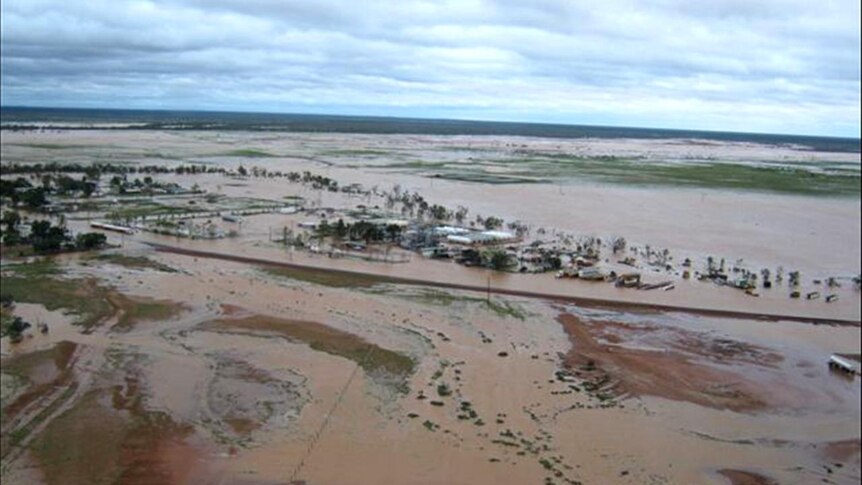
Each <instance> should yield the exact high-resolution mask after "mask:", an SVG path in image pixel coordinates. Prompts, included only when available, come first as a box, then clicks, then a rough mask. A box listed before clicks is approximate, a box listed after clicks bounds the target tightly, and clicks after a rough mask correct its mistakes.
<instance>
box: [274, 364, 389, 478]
mask: <svg viewBox="0 0 862 485" xmlns="http://www.w3.org/2000/svg"><path fill="white" fill-rule="evenodd" d="M373 352H374V349H373V348H369V349H368V351H366V352H365V355H364V356H362V359H360V361H359V362H357V363H356V365H355V366H354V367H353V370H352V371H351V372H350V375H349V376H348V377H347V381H345V383H344V385H343V386H342V387H341V389H340V390H339V391H338V394H337V395H336V396H335V400H334V401H333V403H332V406H331V407H330V408H329V411H327V413H326V416H324V417H323V421H321V422H320V426H319V427H318V428H317V431H315V432H314V434H313V435H312V436H311V440H309V442H308V447H307V448H306V450H305V455H304V456H303V457H302V458H301V459H300V460H299V463H297V464H296V467H295V468H294V469H293V473H291V474H290V479H289V480H288V483H291V484H292V483H300V482H297V480H296V479H297V477H298V476H299V473H300V472H301V471H302V469H303V468H304V467H305V461H306V460H308V459H309V458H310V457H311V454H312V453H313V452H314V448H315V446H317V442H318V441H319V440H320V436H321V435H322V434H323V432H324V431H326V428H327V426H329V420H330V418H332V415H333V414H335V411H336V410H338V407H339V406H340V405H341V402H342V401H343V400H344V395H345V394H346V393H347V389H348V388H350V384H351V383H353V379H354V378H355V377H356V373H357V372H359V369H360V368H361V367H362V364H364V363H365V362H366V361H367V360H368V357H370V356H371V354H372V353H373Z"/></svg>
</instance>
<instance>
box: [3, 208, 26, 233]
mask: <svg viewBox="0 0 862 485" xmlns="http://www.w3.org/2000/svg"><path fill="white" fill-rule="evenodd" d="M0 222H2V224H3V225H5V226H6V230H7V231H9V232H14V233H17V232H18V224H20V223H21V215H20V214H18V212H17V211H9V210H7V211H6V212H4V213H3V219H2V221H0Z"/></svg>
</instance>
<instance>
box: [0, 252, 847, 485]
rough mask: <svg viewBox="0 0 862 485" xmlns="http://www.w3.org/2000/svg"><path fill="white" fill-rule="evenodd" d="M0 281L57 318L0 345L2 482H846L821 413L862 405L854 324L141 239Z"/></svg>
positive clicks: (837, 438) (836, 443) (28, 308)
mask: <svg viewBox="0 0 862 485" xmlns="http://www.w3.org/2000/svg"><path fill="white" fill-rule="evenodd" d="M37 274H38V276H39V277H38V279H35V280H34V281H33V282H31V283H27V284H28V285H30V286H26V287H25V286H23V285H24V282H23V280H21V279H18V278H20V277H21V276H23V275H27V276H32V275H37ZM6 278H11V279H10V280H9V281H11V285H12V286H10V287H9V288H10V289H12V290H13V291H15V292H16V293H15V294H16V295H17V296H18V297H19V298H21V300H16V301H20V302H21V303H16V306H15V308H13V310H12V311H13V312H16V313H20V314H22V315H23V316H25V317H27V318H36V317H37V316H38V318H39V319H41V320H42V321H45V322H47V323H48V324H49V325H50V327H51V331H50V332H49V333H48V334H47V335H39V334H38V333H35V334H34V336H33V337H31V338H27V339H25V341H24V342H22V343H21V344H18V346H17V347H14V346H10V345H9V344H8V342H7V341H6V339H4V341H3V396H2V397H3V399H2V410H3V419H2V422H3V440H4V441H3V462H2V466H3V468H2V473H3V478H4V482H5V481H6V480H10V481H11V482H13V483H30V482H32V483H40V482H42V483H48V484H54V483H96V482H99V483H101V482H105V483H107V482H114V481H117V480H119V481H122V482H123V483H152V481H153V480H157V481H158V482H159V483H211V482H212V481H213V480H216V479H217V477H218V478H219V479H223V480H224V479H226V480H228V481H230V482H235V483H260V484H267V483H273V484H274V483H285V482H290V481H292V480H299V481H304V482H306V483H381V482H397V483H417V482H419V483H441V482H446V483H489V484H490V483H559V484H563V483H570V484H571V483H607V478H608V477H616V478H617V479H619V480H620V481H622V482H631V483H683V482H684V483H723V482H722V481H721V480H722V479H721V478H719V477H720V476H727V475H729V476H749V475H752V476H754V475H756V476H760V477H763V478H764V479H774V480H778V481H781V482H784V481H811V480H819V479H820V478H825V477H827V476H828V477H829V479H830V480H831V481H832V482H833V483H853V481H854V480H858V477H859V475H860V461H859V460H860V455H859V441H858V427H848V426H844V425H841V426H836V425H835V423H840V422H844V423H849V422H852V421H853V420H858V413H859V398H860V386H859V381H858V379H857V380H853V379H850V380H847V379H845V378H841V377H840V376H836V375H833V374H830V373H829V372H828V370H827V369H826V368H825V366H823V365H822V363H821V361H820V360H819V358H820V356H822V355H823V354H824V353H828V352H832V351H836V352H839V351H840V352H844V353H858V352H859V347H858V341H859V339H858V337H859V327H829V326H813V325H808V324H804V323H790V322H773V323H765V322H754V321H745V320H722V319H710V318H704V317H695V316H692V315H687V314H684V313H676V314H666V313H661V312H653V313H643V314H641V313H630V312H620V311H614V310H598V309H589V308H579V307H576V306H573V305H560V304H555V303H551V302H542V301H539V300H531V299H524V298H515V297H500V296H494V297H493V298H490V299H486V298H485V296H484V295H477V294H475V293H470V292H462V291H454V290H442V289H428V288H420V287H414V286H410V285H403V284H391V283H385V284H384V283H379V282H375V284H373V285H367V284H355V283H356V282H351V281H333V280H330V279H326V278H315V277H314V275H313V271H311V270H308V271H306V272H298V273H291V272H281V273H278V274H271V273H267V272H264V271H261V270H260V269H259V268H257V267H254V266H248V265H244V264H240V263H232V262H225V261H216V260H207V259H201V258H193V257H190V256H181V255H171V254H167V253H153V252H151V250H148V249H146V248H145V247H142V246H141V247H138V246H136V245H132V246H131V247H128V248H125V249H123V250H122V251H117V250H114V251H112V252H109V253H105V254H100V255H92V256H85V257H75V258H65V259H55V260H53V261H51V260H45V261H39V262H35V263H29V264H20V265H14V266H9V267H4V280H5V279H6ZM82 281H91V283H90V284H89V285H88V286H85V287H84V289H83V290H82V289H79V288H80V287H81V284H80V282H82ZM5 289H6V283H5V281H4V291H5ZM80 291H87V292H89V293H87V295H86V298H82V299H81V300H85V301H87V302H88V303H87V306H81V305H82V303H81V302H80V301H79V299H74V298H72V296H74V295H77V294H78V292H80ZM31 293H32V294H33V295H42V294H46V295H50V297H41V296H31V297H30V298H29V299H28V298H25V295H28V294H31ZM25 300H26V301H30V302H31V303H23V301H25ZM153 305H156V306H157V307H158V309H156V308H154V307H153ZM48 308H51V309H53V311H52V310H49V309H48ZM64 312H66V313H68V314H67V315H64ZM123 322H125V323H123ZM782 334H786V335H790V337H785V338H784V339H783V340H782V341H781V344H777V343H776V338H777V337H779V336H780V335H782ZM668 376H671V377H670V378H669V377H668ZM683 384H684V385H683ZM857 423H858V421H857ZM94 433H98V434H99V436H100V440H99V443H98V444H96V445H94V446H82V443H85V442H87V441H88V440H89V438H88V437H90V436H92V435H93V434H94ZM623 437H627V438H623ZM658 444H660V445H661V446H660V448H659V450H664V451H656V448H655V447H656V446H659V445H658ZM647 448H649V449H650V450H652V451H647ZM838 450H843V451H840V452H839V451H838ZM432 456H433V457H435V458H434V460H431V461H429V459H428V457H432ZM827 469H828V470H829V472H827V471H826V470H827ZM720 471H721V473H719V472H720Z"/></svg>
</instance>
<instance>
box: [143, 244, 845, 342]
mask: <svg viewBox="0 0 862 485" xmlns="http://www.w3.org/2000/svg"><path fill="white" fill-rule="evenodd" d="M144 244H146V245H148V246H150V247H152V248H154V249H155V250H157V251H161V252H166V253H173V254H181V255H186V256H194V257H199V258H208V259H220V260H223V261H233V262H237V263H246V264H254V265H259V266H270V267H275V268H285V269H296V270H302V271H315V272H319V273H321V274H332V275H344V276H350V277H354V278H355V277H361V278H367V279H368V280H369V281H371V282H376V283H392V284H402V285H415V286H428V287H434V288H444V289H452V290H464V291H474V292H479V293H485V294H491V293H493V294H497V295H511V296H520V297H525V298H538V299H542V300H549V301H557V302H560V303H571V304H575V305H578V306H583V307H593V308H606V309H613V310H632V311H641V312H684V313H691V314H695V315H703V316H710V317H725V318H737V319H747V320H766V321H779V320H786V321H792V322H802V323H811V324H815V325H840V326H855V327H858V326H860V322H859V321H856V320H842V319H834V318H821V317H805V316H797V315H780V314H772V313H756V312H745V311H736V310H717V309H711V308H697V307H688V306H678V305H663V304H653V303H640V302H630V301H620V300H610V299H603V298H591V297H581V296H574V295H571V296H569V295H555V294H548V293H539V292H533V291H524V290H513V289H509V288H495V287H492V286H488V287H483V286H476V285H466V284H462V283H445V282H439V281H429V280H422V279H417V278H405V277H400V276H391V275H381V274H377V273H368V272H361V271H350V270H343V269H334V268H324V267H320V266H312V265H306V264H298V263H291V262H287V261H272V260H268V259H261V258H253V257H250V256H238V255H234V254H224V253H216V252H211V251H201V250H198V249H188V248H182V247H176V246H168V245H166V244H159V243H152V242H144Z"/></svg>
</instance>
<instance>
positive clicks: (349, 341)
mask: <svg viewBox="0 0 862 485" xmlns="http://www.w3.org/2000/svg"><path fill="white" fill-rule="evenodd" d="M201 328H203V329H205V330H214V331H225V332H229V333H246V332H248V333H251V334H257V333H259V334H262V335H277V336H281V337H286V338H288V339H290V340H294V341H297V342H303V343H305V344H308V346H309V347H311V348H312V349H314V350H317V351H319V352H325V353H327V354H330V355H336V356H339V357H343V358H346V359H349V360H352V361H354V362H356V363H357V364H359V366H360V367H362V369H363V370H364V371H365V373H366V374H367V375H368V376H369V377H371V379H373V380H377V381H378V382H380V383H383V384H391V385H394V386H395V387H396V389H397V390H398V391H400V392H404V393H406V392H408V391H409V389H408V388H407V378H408V377H409V376H410V375H412V374H413V372H414V371H415V369H416V363H415V362H414V361H413V359H412V358H410V357H408V356H406V355H403V354H400V353H398V352H395V351H392V350H388V349H384V348H382V347H379V346H377V345H375V344H372V343H370V342H367V341H365V340H364V339H362V338H361V337H358V336H356V335H353V334H351V333H347V332H344V331H341V330H338V329H336V328H333V327H329V326H327V325H323V324H321V323H316V322H308V321H297V320H286V319H280V318H273V317H267V316H261V315H253V316H250V317H245V318H241V319H236V320H217V321H214V322H208V323H205V324H203V325H202V326H201Z"/></svg>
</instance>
